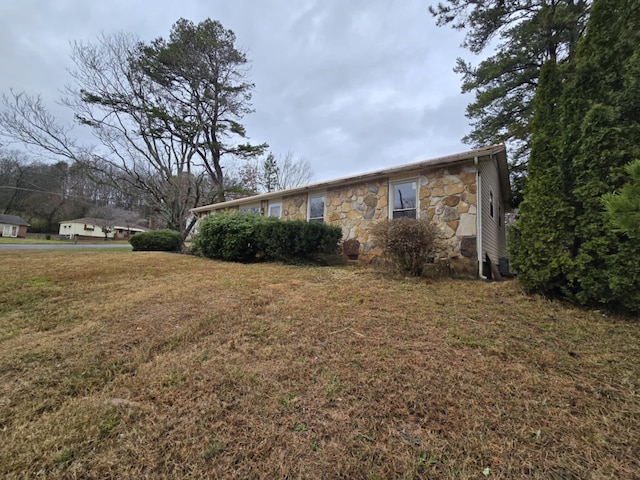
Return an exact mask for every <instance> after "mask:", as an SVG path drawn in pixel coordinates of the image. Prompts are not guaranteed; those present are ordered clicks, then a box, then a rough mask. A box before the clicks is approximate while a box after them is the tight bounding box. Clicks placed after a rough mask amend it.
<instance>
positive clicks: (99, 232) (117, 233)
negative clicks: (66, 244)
mask: <svg viewBox="0 0 640 480" xmlns="http://www.w3.org/2000/svg"><path fill="white" fill-rule="evenodd" d="M123 225H124V226H123ZM105 230H106V232H105ZM144 231H146V229H145V228H142V227H140V226H137V225H135V226H134V225H127V223H126V222H121V221H114V220H106V219H103V218H92V217H85V218H77V219H75V220H67V221H64V222H60V229H59V231H58V236H59V237H60V238H61V239H71V240H76V239H78V240H82V239H91V238H102V239H104V238H105V233H106V238H111V239H124V240H126V239H128V238H130V237H131V236H132V235H134V234H136V233H140V232H144Z"/></svg>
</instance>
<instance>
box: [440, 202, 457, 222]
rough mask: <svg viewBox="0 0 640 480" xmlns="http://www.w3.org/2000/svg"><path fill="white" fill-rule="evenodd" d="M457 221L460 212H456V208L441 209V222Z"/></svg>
mask: <svg viewBox="0 0 640 480" xmlns="http://www.w3.org/2000/svg"><path fill="white" fill-rule="evenodd" d="M458 219H460V212H458V209H457V208H455V207H449V206H447V205H444V206H443V207H442V216H441V220H442V221H443V222H453V221H454V220H458Z"/></svg>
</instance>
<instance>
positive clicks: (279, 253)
mask: <svg viewBox="0 0 640 480" xmlns="http://www.w3.org/2000/svg"><path fill="white" fill-rule="evenodd" d="M341 238H342V230H341V229H340V227H335V226H331V225H326V224H324V223H317V222H305V221H304V220H290V221H275V222H269V223H263V224H261V225H260V226H259V228H258V243H259V244H260V247H261V250H262V252H263V253H264V256H265V259H267V260H280V261H285V262H297V261H300V260H314V259H317V256H318V255H323V254H326V255H331V254H335V253H337V251H338V243H339V242H340V239H341Z"/></svg>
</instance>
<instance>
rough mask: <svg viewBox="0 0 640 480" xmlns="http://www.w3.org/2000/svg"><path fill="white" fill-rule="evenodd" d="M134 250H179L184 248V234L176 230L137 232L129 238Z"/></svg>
mask: <svg viewBox="0 0 640 480" xmlns="http://www.w3.org/2000/svg"><path fill="white" fill-rule="evenodd" d="M129 243H130V244H131V246H132V247H133V251H134V252H152V251H153V252H179V251H181V250H182V234H181V233H180V232H176V231H175V230H169V229H164V230H151V231H149V232H142V233H136V234H135V235H134V236H133V237H131V238H130V239H129Z"/></svg>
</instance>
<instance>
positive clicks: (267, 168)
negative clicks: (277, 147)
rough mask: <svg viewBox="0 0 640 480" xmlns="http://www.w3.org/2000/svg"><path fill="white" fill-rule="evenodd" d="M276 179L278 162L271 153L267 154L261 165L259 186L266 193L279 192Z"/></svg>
mask: <svg viewBox="0 0 640 480" xmlns="http://www.w3.org/2000/svg"><path fill="white" fill-rule="evenodd" d="M278 177H279V169H278V161H277V160H276V157H275V156H274V155H273V153H271V152H269V155H267V158H265V159H264V162H263V163H262V171H261V172H260V184H261V185H262V186H263V187H264V189H265V190H266V191H267V192H273V191H275V190H280V185H279V182H278Z"/></svg>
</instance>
